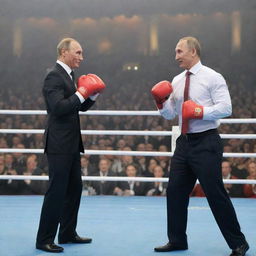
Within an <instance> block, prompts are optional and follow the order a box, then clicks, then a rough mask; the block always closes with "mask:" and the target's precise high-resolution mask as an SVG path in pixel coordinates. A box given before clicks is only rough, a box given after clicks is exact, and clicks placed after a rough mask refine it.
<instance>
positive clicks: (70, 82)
mask: <svg viewBox="0 0 256 256" xmlns="http://www.w3.org/2000/svg"><path fill="white" fill-rule="evenodd" d="M55 68H56V70H57V71H58V72H59V73H60V74H61V75H62V77H63V79H64V81H65V84H67V85H68V86H69V87H71V88H72V90H73V91H76V86H75V83H74V81H73V80H72V79H71V77H70V76H69V75H68V73H67V72H66V70H65V69H64V68H63V67H62V66H61V65H60V64H58V63H56V65H55Z"/></svg>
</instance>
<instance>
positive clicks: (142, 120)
mask: <svg viewBox="0 0 256 256" xmlns="http://www.w3.org/2000/svg"><path fill="white" fill-rule="evenodd" d="M145 77H146V76H145V74H141V73H139V72H138V73H136V72H128V71H122V72H116V74H114V75H113V76H112V78H111V79H110V78H109V77H107V76H105V77H104V76H103V79H104V80H105V82H106V84H107V89H106V90H105V91H104V93H103V95H101V96H100V97H99V98H98V99H97V103H96V104H95V105H94V107H93V108H92V110H96V109H97V110H156V107H155V105H154V101H153V99H152V97H151V94H150V89H151V87H152V86H153V85H154V83H155V82H157V81H154V79H153V75H151V76H150V75H149V78H150V79H148V80H147V79H145ZM151 78H152V79H151ZM164 79H167V78H164ZM229 88H230V93H231V97H232V104H233V114H232V118H255V113H256V93H255V90H253V89H252V88H250V87H249V86H244V84H243V80H242V79H241V82H238V83H237V84H233V83H232V84H229ZM0 94H1V95H0V99H1V100H0V109H41V110H43V109H45V105H44V100H43V98H42V95H41V89H40V88H39V89H37V90H29V88H20V87H18V88H14V87H8V88H6V89H5V90H1V93H0ZM241 95H243V99H246V100H241ZM45 122H46V120H45V116H44V115H0V128H1V129H44V127H45ZM173 125H177V119H175V120H172V121H167V120H165V119H164V118H162V117H160V116H93V115H82V116H81V129H84V130H145V131H146V130H153V131H168V130H171V128H172V126H173ZM219 131H220V133H224V134H225V133H226V134H227V133H228V134H233V133H235V134H237V133H242V134H243V133H246V134H254V133H255V124H222V125H221V126H220V127H219ZM82 137H83V142H84V145H85V148H86V149H93V150H138V151H164V152H170V151H171V137H170V136H121V135H118V136H116V135H113V136H105V135H83V136H82ZM223 144H224V152H236V153H239V152H243V153H253V152H254V153H255V152H256V143H255V141H254V140H250V139H223ZM0 148H36V149H39V148H43V134H3V133H1V134H0ZM170 161H171V158H169V157H160V156H159V157H144V156H115V155H100V156H97V155H84V156H83V157H82V159H81V164H82V174H83V175H92V176H93V175H95V176H105V175H108V176H128V177H132V176H142V177H168V172H169V165H170ZM223 164H224V165H225V164H226V165H229V168H227V169H229V171H228V173H225V174H223V177H226V178H232V179H235V178H238V179H256V162H255V160H254V159H253V158H252V159H249V158H234V157H229V158H226V159H224V162H223ZM223 168H224V167H223ZM0 174H1V175H3V174H9V175H15V174H20V175H47V164H46V160H45V155H43V154H25V153H13V154H9V153H2V154H0ZM166 185H167V183H158V182H156V183H147V182H145V183H143V182H132V183H131V184H130V183H128V182H109V181H106V182H103V181H101V182H98V181H97V182H96V181H93V182H84V191H83V194H84V195H88V194H89V195H94V194H97V195H100V194H107V195H151V196H152V195H165V190H166ZM46 186H47V184H46V182H45V181H31V180H24V181H15V180H0V193H1V194H42V193H44V191H45V189H46ZM232 187H236V189H235V192H234V191H233V190H234V189H233V188H232ZM226 189H227V190H228V191H229V194H230V196H238V197H256V188H255V185H244V186H242V185H230V184H229V185H228V184H227V185H226ZM192 195H195V196H203V192H202V191H200V186H196V188H195V190H194V191H193V193H192Z"/></svg>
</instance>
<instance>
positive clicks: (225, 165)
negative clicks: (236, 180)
mask: <svg viewBox="0 0 256 256" xmlns="http://www.w3.org/2000/svg"><path fill="white" fill-rule="evenodd" d="M221 166H222V175H223V176H227V175H228V174H230V172H231V168H230V164H229V163H228V162H222V165H221Z"/></svg>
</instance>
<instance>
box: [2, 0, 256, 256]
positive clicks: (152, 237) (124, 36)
mask: <svg viewBox="0 0 256 256" xmlns="http://www.w3.org/2000/svg"><path fill="white" fill-rule="evenodd" d="M0 35H1V37H0V86H1V90H0V110H44V109H45V104H44V101H43V98H42V95H41V89H42V84H43V79H44V76H45V74H46V72H47V70H48V69H49V68H50V67H52V66H53V65H54V63H55V61H56V45H57V43H58V42H59V40H60V39H61V38H63V37H67V36H68V37H74V38H76V39H77V40H78V41H79V42H80V43H81V45H82V46H83V48H84V57H85V60H84V62H83V63H82V65H81V67H80V68H79V69H78V70H77V73H76V75H77V77H78V76H79V75H82V74H86V73H95V74H97V75H99V76H100V77H101V78H102V79H103V80H104V81H105V83H106V85H107V89H106V90H105V91H104V93H103V94H102V95H101V96H100V97H99V98H98V99H97V103H96V104H95V105H94V106H93V108H92V110H134V111H137V110H151V111H155V110H156V107H155V104H154V101H153V99H152V96H151V94H150V90H151V88H152V86H153V85H154V84H155V83H157V82H159V81H161V80H170V81H171V80H172V78H173V77H174V76H175V75H176V74H178V73H179V72H180V71H181V70H180V69H179V68H178V65H177V63H175V54H174V48H175V46H176V43H177V41H178V39H179V38H181V37H183V36H187V35H192V36H195V37H197V38H198V39H199V40H200V42H201V44H202V63H203V64H205V65H207V66H210V67H212V68H214V69H215V70H217V71H219V72H220V73H221V74H223V76H224V77H225V78H226V80H227V84H228V86H229V90H230V93H231V97H232V104H233V113H232V116H231V117H230V118H255V117H256V114H255V113H256V93H255V83H256V76H255V70H256V64H255V63H256V62H255V56H256V47H255V41H256V2H255V1H253V0H244V1H240V0H226V1H221V0H215V1H214V0H175V1H173V0H130V1H127V0H93V1H92V0H69V1H68V0H65V1H64V0H55V1H52V0H42V1H40V0H20V1H16V0H0ZM173 125H177V119H175V120H173V121H166V120H164V119H163V118H162V117H160V116H97V115H88V116H81V128H82V129H83V130H142V131H143V130H145V131H146V130H150V131H151V130H152V131H170V130H171V128H172V126H173ZM44 126H45V116H44V115H18V114H17V115H9V114H1V115H0V129H43V128H44ZM255 130H256V129H255V123H250V124H222V125H221V126H220V128H219V131H220V133H222V134H255ZM42 141H43V140H42V134H8V133H3V132H2V133H0V148H1V149H5V148H20V149H23V148H26V149H41V148H43V144H42ZM83 141H84V145H85V147H86V149H89V150H138V151H140V150H141V151H164V152H169V151H171V143H170V141H171V139H170V136H157V137H153V136H142V137H139V136H128V135H126V136H123V135H119V136H104V135H83ZM223 143H224V152H225V153H256V143H255V140H252V139H224V140H223ZM141 144H143V145H142V146H141ZM102 158H104V159H107V161H108V163H109V168H110V169H113V175H114V176H122V177H123V176H124V175H125V171H124V170H125V167H126V165H127V164H130V163H135V165H136V166H137V167H138V170H137V175H138V176H142V177H152V176H153V169H154V167H155V166H156V165H161V167H162V168H163V170H164V173H163V177H167V176H168V166H169V162H170V160H171V158H169V157H144V158H143V157H136V156H123V157H120V156H114V155H105V156H104V155H103V156H97V155H90V156H89V155H86V156H84V157H83V160H84V163H83V164H84V166H83V170H82V171H83V175H94V174H95V173H96V172H97V170H98V163H99V161H100V159H102ZM224 160H227V161H228V162H229V163H230V165H231V174H233V175H234V176H236V177H237V178H238V179H244V180H246V179H250V180H255V179H256V163H255V158H254V157H252V158H248V157H247V158H243V157H229V158H225V159H224ZM4 174H7V175H38V174H40V175H47V164H46V161H45V158H44V155H43V154H25V153H13V154H9V153H0V175H4ZM96 175H97V174H96ZM96 183H97V182H96ZM93 184H94V183H91V182H84V190H83V195H95V194H97V195H102V194H104V195H106V194H107V195H113V194H114V193H113V192H108V193H107V192H106V193H103V192H102V193H97V191H95V190H96V189H94V188H93ZM113 184H114V185H113ZM145 184H146V183H145ZM112 185H113V186H115V185H116V183H114V181H113V183H112ZM233 186H234V187H237V186H239V191H240V192H239V194H236V195H232V194H230V195H231V196H232V197H243V198H239V199H237V198H233V199H232V200H233V202H234V205H235V208H236V209H237V212H238V215H239V218H240V219H241V225H242V227H243V229H244V231H245V234H246V236H247V237H248V241H249V242H250V244H253V239H254V240H255V231H254V230H255V216H254V209H255V202H254V200H255V199H253V198H255V197H256V192H255V189H254V192H253V191H252V189H249V192H250V193H249V192H248V190H246V192H245V190H244V185H242V184H236V185H233ZM248 186H252V185H248ZM226 188H227V189H228V186H227V187H226ZM250 188H251V187H250ZM254 188H255V185H254ZM45 189H46V183H45V181H31V180H25V179H24V180H11V179H9V180H6V179H5V180H4V179H3V180H1V179H0V194H1V195H2V196H0V209H1V210H0V224H1V226H0V230H1V231H0V255H6V256H8V255H10V256H13V255H15V256H23V255H26V256H27V255H39V254H38V253H37V251H36V250H35V249H34V237H35V232H36V228H37V224H38V219H39V214H40V206H41V203H42V200H43V197H42V196H41V195H42V194H43V193H44V191H45ZM148 192H149V190H144V192H143V193H142V194H141V195H144V196H146V195H148V196H149V195H154V194H152V193H151V194H150V193H148ZM151 192H152V191H151ZM117 194H118V193H115V195H117ZM8 195H15V196H12V197H9V196H8ZM17 195H19V196H17ZM20 195H26V196H24V197H22V196H20ZM27 195H30V197H28V196H27ZM34 195H39V196H34ZM123 195H128V194H127V193H126V194H125V193H124V194H123ZM157 195H161V197H129V199H128V197H112V196H110V197H106V196H104V197H102V196H98V197H96V196H88V197H83V198H82V203H81V209H80V224H79V227H80V230H81V231H82V232H81V233H84V232H85V233H87V231H88V230H89V232H90V234H91V235H92V236H93V237H94V238H96V240H97V239H98V241H100V244H101V245H102V247H98V246H97V243H94V244H93V245H92V246H91V247H79V249H77V250H76V249H74V248H72V247H67V248H66V247H65V251H67V252H68V253H71V254H70V255H74V256H76V255H80V252H82V251H83V250H84V251H85V252H84V253H85V254H87V253H89V254H88V255H96V256H97V255H102V254H103V253H104V254H106V252H107V255H111V256H115V255H120V251H122V253H123V254H122V255H123V256H126V255H127V256H128V255H138V252H139V254H140V255H153V252H152V248H153V247H154V246H155V245H157V244H156V243H158V242H159V243H162V242H163V241H164V239H166V237H165V225H166V223H165V217H166V216H165V198H164V197H163V196H164V193H160V194H157ZM193 195H195V196H203V194H202V191H200V189H199V191H197V193H195V194H193ZM244 197H250V199H244ZM189 211H190V218H191V219H192V224H191V226H189V234H192V235H194V236H192V237H194V240H192V242H191V245H192V246H191V247H192V250H191V251H190V252H189V253H190V254H189V255H190V256H193V255H197V256H198V255H207V256H211V254H210V253H211V252H209V248H210V249H211V250H212V253H213V254H212V255H217V254H218V255H222V254H223V255H226V253H227V252H226V251H227V250H228V248H226V244H225V243H224V241H222V238H221V235H220V234H219V233H218V232H219V231H218V230H215V228H216V225H215V222H214V220H213V219H212V216H211V215H210V209H209V207H208V205H207V203H206V201H205V200H204V199H202V200H200V199H199V198H192V199H191V204H190V208H189ZM102 212H104V216H102V214H101V213H102ZM17 213H19V214H17ZM17 215H19V217H18V218H17ZM145 216H147V218H145ZM198 216H200V217H202V218H200V220H199V222H200V223H201V222H202V223H203V225H201V226H197V221H198ZM123 219H125V220H126V221H127V223H128V224H129V225H130V226H131V227H132V226H133V225H135V226H136V227H139V228H137V230H136V231H134V230H130V229H129V227H128V226H127V225H125V222H123ZM115 221H117V224H114V222H115ZM148 223H151V225H148ZM209 223H212V224H209ZM211 225H213V226H211ZM206 226H207V231H206V230H205V229H204V228H205V227H206ZM152 228H153V230H152ZM216 229H217V228H216ZM21 230H22V231H23V232H20V231H21ZM102 230H107V231H108V232H110V233H109V234H110V237H114V238H115V243H114V244H113V247H111V246H109V243H110V242H109V240H108V239H106V234H105V233H104V232H102ZM212 231H214V232H212ZM205 232H207V236H209V245H207V246H208V247H206V246H205V248H204V247H203V249H202V247H201V245H202V241H198V240H196V239H195V237H205ZM121 233H122V234H124V233H125V234H126V235H125V236H124V237H120V234H121ZM131 234H132V235H131ZM145 234H147V237H144V236H145ZM215 234H217V237H216V236H215ZM107 236H108V235H107ZM10 238H11V239H12V240H13V244H14V246H11V247H12V248H10V246H9V244H10ZM144 238H145V239H144ZM156 238H157V239H156ZM124 240H125V241H126V242H125V243H124ZM146 240H147V241H148V243H147V244H145V243H146ZM135 241H136V242H135ZM112 242H113V241H112ZM143 243H144V244H143ZM254 243H255V241H254ZM141 245H143V248H141ZM253 246H254V245H252V246H251V250H250V253H251V254H248V255H252V252H253V249H254V250H255V246H254V247H253ZM113 248H115V250H114V249H113ZM216 250H217V253H216ZM224 251H225V252H224ZM150 252H151V254H150ZM40 255H41V254H40ZM67 255H68V254H67ZM179 255H187V254H186V253H185V254H183V253H182V252H181V253H180V254H179Z"/></svg>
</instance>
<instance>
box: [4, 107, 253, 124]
mask: <svg viewBox="0 0 256 256" xmlns="http://www.w3.org/2000/svg"><path fill="white" fill-rule="evenodd" d="M6 114H8V115H46V114H47V112H46V110H11V109H1V110H0V115H6ZM79 114H80V115H98V116H105V115H111V116H160V113H159V111H150V110H144V111H142V110H138V111H134V110H124V111H123V110H88V111H86V112H79ZM220 122H221V123H224V124H227V123H229V124H231V123H232V124H235V123H236V124H244V123H250V124H255V123H256V118H227V119H220Z"/></svg>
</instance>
